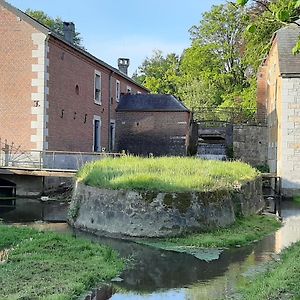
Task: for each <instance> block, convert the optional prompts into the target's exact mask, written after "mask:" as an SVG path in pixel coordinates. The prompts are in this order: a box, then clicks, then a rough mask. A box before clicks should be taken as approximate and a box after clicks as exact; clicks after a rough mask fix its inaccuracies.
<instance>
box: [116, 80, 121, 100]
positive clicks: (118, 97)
mask: <svg viewBox="0 0 300 300" xmlns="http://www.w3.org/2000/svg"><path fill="white" fill-rule="evenodd" d="M120 98H121V82H120V80H116V101H117V102H119V101H120Z"/></svg>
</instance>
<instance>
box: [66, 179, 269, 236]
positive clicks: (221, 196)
mask: <svg viewBox="0 0 300 300" xmlns="http://www.w3.org/2000/svg"><path fill="white" fill-rule="evenodd" d="M263 207H264V201H263V197H262V187H261V179H260V178H258V179H256V180H254V181H252V182H249V183H247V184H244V185H243V186H241V187H239V188H237V189H236V190H235V191H232V192H229V191H216V192H184V193H183V192H182V193H162V192H151V191H147V192H137V191H125V190H107V189H98V188H94V187H89V186H86V185H84V184H81V183H77V184H76V185H75V189H74V195H73V199H72V202H71V206H70V211H69V221H70V223H71V224H72V225H73V226H74V227H76V228H80V229H82V230H87V231H92V232H95V233H98V234H101V235H108V236H113V237H124V236H125V237H162V236H177V235H181V234H185V233H188V232H194V231H202V230H208V229H213V228H219V227H225V226H228V225H230V224H232V223H233V222H234V221H235V219H236V217H238V216H247V215H250V214H254V213H257V212H258V211H260V210H262V208H263Z"/></svg>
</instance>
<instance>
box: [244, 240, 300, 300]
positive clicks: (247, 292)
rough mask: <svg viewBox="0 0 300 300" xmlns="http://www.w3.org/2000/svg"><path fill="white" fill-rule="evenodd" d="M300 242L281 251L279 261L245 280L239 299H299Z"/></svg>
mask: <svg viewBox="0 0 300 300" xmlns="http://www.w3.org/2000/svg"><path fill="white" fill-rule="evenodd" d="M299 270H300V242H298V243H296V244H294V245H293V246H291V247H290V248H288V249H286V250H284V251H283V253H282V255H281V259H280V261H279V262H276V263H273V264H271V265H270V266H269V269H268V270H267V271H266V272H264V273H262V274H260V275H258V276H256V277H255V278H254V280H252V281H251V280H249V279H247V280H245V282H244V286H243V287H242V288H241V289H240V292H241V295H242V296H243V297H242V298H241V299H245V300H257V299H272V300H273V299H274V300H275V299H300V284H299V282H300V272H299Z"/></svg>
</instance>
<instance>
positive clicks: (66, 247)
mask: <svg viewBox="0 0 300 300" xmlns="http://www.w3.org/2000/svg"><path fill="white" fill-rule="evenodd" d="M0 236H1V239H0V249H3V248H6V249H8V260H7V262H5V263H2V264H0V282H1V289H0V298H1V299H3V300H4V299H9V300H13V299H49V300H50V299H64V300H67V299H75V298H76V299H77V298H78V297H79V296H80V295H81V294H82V293H83V292H85V291H87V290H88V289H90V288H91V287H93V286H95V285H96V284H98V283H99V282H101V281H103V280H108V279H111V278H113V277H114V276H116V275H117V274H118V273H119V272H120V271H121V270H122V268H123V267H124V265H123V262H122V261H121V260H120V259H119V258H118V257H117V255H116V253H115V252H114V251H113V250H112V249H110V248H108V247H104V246H100V245H97V244H92V243H90V242H88V241H85V240H82V239H76V238H74V237H71V236H69V235H67V234H65V235H62V234H57V233H51V232H38V231H35V230H33V229H29V228H24V227H13V226H8V225H0Z"/></svg>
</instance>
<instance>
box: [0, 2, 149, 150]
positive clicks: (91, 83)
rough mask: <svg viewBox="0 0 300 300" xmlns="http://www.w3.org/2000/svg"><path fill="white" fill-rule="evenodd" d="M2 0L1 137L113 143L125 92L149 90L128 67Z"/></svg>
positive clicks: (83, 145)
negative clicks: (98, 55)
mask: <svg viewBox="0 0 300 300" xmlns="http://www.w3.org/2000/svg"><path fill="white" fill-rule="evenodd" d="M64 25H65V36H64V37H62V36H60V35H59V34H57V33H55V32H53V31H51V30H50V29H49V28H47V27H45V26H43V25H42V24H40V23H39V22H37V21H36V20H34V19H32V18H31V17H30V16H28V15H26V14H25V13H23V12H22V11H20V10H18V9H16V8H14V7H12V6H11V5H10V4H8V3H7V2H5V1H3V0H0V124H1V125H0V138H1V139H2V140H4V139H6V140H7V141H8V143H14V144H15V146H16V147H20V148H21V149H27V150H65V151H87V152H91V151H101V150H102V148H105V149H106V150H114V149H113V146H114V135H115V119H116V117H115V108H116V106H117V104H118V101H119V99H120V96H121V94H122V93H128V92H131V93H147V92H148V91H147V90H146V89H145V88H144V87H142V86H140V85H138V84H137V83H136V82H134V81H133V80H132V79H131V78H129V77H128V76H127V75H126V74H125V73H124V72H126V69H127V67H128V64H129V60H128V59H119V69H120V70H122V71H123V72H121V71H120V70H117V69H115V68H113V67H111V66H110V65H108V64H106V63H105V62H103V61H101V60H99V59H98V58H96V57H94V56H92V55H91V54H89V53H88V52H86V51H84V50H82V49H81V48H79V47H76V46H74V45H73V43H72V40H73V36H72V35H73V33H74V24H73V23H65V24H64Z"/></svg>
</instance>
